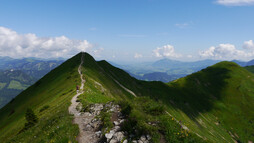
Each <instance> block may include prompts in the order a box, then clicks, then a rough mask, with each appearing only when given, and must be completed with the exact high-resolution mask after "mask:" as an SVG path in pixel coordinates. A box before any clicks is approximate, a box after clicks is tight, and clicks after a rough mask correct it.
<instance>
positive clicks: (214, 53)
mask: <svg viewBox="0 0 254 143" xmlns="http://www.w3.org/2000/svg"><path fill="white" fill-rule="evenodd" d="M199 55H200V56H201V57H202V58H208V59H217V60H234V59H241V60H244V59H251V58H253V56H254V43H253V41H252V40H250V41H245V42H244V45H243V50H238V49H236V47H235V45H232V44H220V45H219V46H212V47H210V48H209V49H207V50H204V51H200V52H199Z"/></svg>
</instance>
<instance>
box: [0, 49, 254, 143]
mask: <svg viewBox="0 0 254 143" xmlns="http://www.w3.org/2000/svg"><path fill="white" fill-rule="evenodd" d="M80 59H81V54H78V55H76V56H74V57H73V58H71V59H69V60H68V61H66V62H64V63H63V64H62V65H60V66H59V67H57V68H56V69H54V70H53V71H51V72H50V73H48V74H47V75H46V76H44V77H43V78H42V79H41V80H39V81H38V82H37V83H35V84H34V85H33V86H31V87H29V88H28V89H26V90H25V91H24V92H22V93H21V94H20V95H18V96H17V97H16V98H15V99H14V100H13V101H11V102H10V103H9V104H7V105H6V106H5V107H4V108H2V109H1V110H0V140H2V141H5V142H68V141H71V142H76V140H75V138H76V136H77V135H78V127H77V126H76V125H73V124H72V118H73V117H72V116H70V115H69V114H68V107H69V105H70V100H71V98H72V97H73V96H74V95H75V86H76V85H77V84H80V78H79V75H78V72H77V69H78V66H79V64H80ZM82 74H83V75H84V78H85V80H86V82H85V86H84V94H82V95H80V96H79V101H80V102H81V103H82V104H83V109H84V110H85V109H86V108H87V107H88V106H89V105H90V104H94V103H107V102H108V101H113V102H115V103H117V104H119V105H120V106H121V107H122V112H123V114H124V115H126V116H128V120H127V122H126V123H125V124H124V126H123V130H124V131H125V132H128V133H133V134H135V136H140V135H142V134H150V135H151V137H152V141H153V142H234V140H235V141H239V142H247V141H253V140H254V137H253V134H252V133H253V132H254V125H253V117H254V110H253V108H254V107H253V104H254V92H253V85H254V75H253V74H252V73H250V72H248V71H247V70H246V69H244V68H242V67H240V66H238V65H237V64H234V63H231V62H221V63H218V64H215V65H213V66H211V67H208V68H206V69H204V70H201V71H200V72H197V73H194V74H192V75H189V76H187V77H184V78H181V79H178V80H176V81H173V82H170V83H168V84H165V83H162V82H147V81H140V80H136V79H135V78H133V77H131V76H130V75H129V74H128V73H126V72H125V71H123V70H121V69H119V68H116V67H114V66H112V65H110V64H109V63H108V62H106V61H99V62H96V61H95V60H94V59H93V57H91V56H90V55H89V54H87V53H85V54H84V63H83V65H82ZM27 108H32V109H33V110H34V112H35V114H36V115H37V116H38V118H39V122H38V123H37V124H36V125H35V126H34V127H32V128H30V129H28V130H27V131H24V132H20V131H21V130H22V128H23V127H24V124H25V118H24V117H25V111H26V109H27ZM108 127H109V126H108ZM103 128H104V127H103ZM19 132H20V133H19Z"/></svg>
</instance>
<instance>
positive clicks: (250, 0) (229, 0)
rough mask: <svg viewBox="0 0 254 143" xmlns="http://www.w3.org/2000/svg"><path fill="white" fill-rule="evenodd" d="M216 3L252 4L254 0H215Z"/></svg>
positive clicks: (227, 4)
mask: <svg viewBox="0 0 254 143" xmlns="http://www.w3.org/2000/svg"><path fill="white" fill-rule="evenodd" d="M216 3H218V4H221V5H226V6H246V5H254V0H217V1H216Z"/></svg>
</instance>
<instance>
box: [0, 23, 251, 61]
mask: <svg viewBox="0 0 254 143" xmlns="http://www.w3.org/2000/svg"><path fill="white" fill-rule="evenodd" d="M103 50H104V49H103V48H95V46H94V45H93V44H91V43H89V42H88V41H87V40H73V39H69V38H67V37H65V36H59V37H45V38H42V37H37V36H36V35H35V34H31V33H28V34H19V33H17V32H16V31H13V30H11V29H9V28H5V27H0V56H9V57H13V58H23V57H38V58H56V57H64V58H69V57H71V56H73V55H75V54H77V53H78V52H80V51H86V52H89V53H91V54H93V55H94V56H97V57H101V56H100V55H101V53H102V51H103ZM134 52H135V51H134ZM151 54H152V55H153V57H155V58H171V59H180V58H182V59H184V58H186V59H191V58H195V57H196V58H197V57H198V59H216V60H233V59H238V60H250V59H252V58H254V42H253V40H249V41H244V43H243V46H242V49H241V50H239V49H237V48H236V46H235V45H233V44H219V45H218V46H212V47H210V48H208V49H206V50H201V51H199V52H197V55H196V56H195V55H190V54H188V55H184V54H182V53H177V52H175V47H174V46H172V45H170V44H168V45H164V46H161V47H157V48H155V49H154V50H153V51H151ZM144 57H145V55H143V53H135V54H134V59H141V58H144Z"/></svg>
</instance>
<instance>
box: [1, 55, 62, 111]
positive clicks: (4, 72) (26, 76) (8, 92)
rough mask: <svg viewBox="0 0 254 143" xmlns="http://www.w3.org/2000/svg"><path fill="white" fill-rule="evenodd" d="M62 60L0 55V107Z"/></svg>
mask: <svg viewBox="0 0 254 143" xmlns="http://www.w3.org/2000/svg"><path fill="white" fill-rule="evenodd" d="M62 62H64V60H62V58H60V59H38V58H23V59H13V58H10V57H0V108H1V107H2V106H4V105H5V104H6V103H8V102H9V101H10V100H11V99H12V98H14V97H15V96H17V95H18V94H19V93H20V92H22V91H23V90H24V89H26V88H27V87H29V86H30V85H32V84H33V83H35V82H36V81H37V80H38V79H40V78H42V77H43V76H44V75H45V74H47V73H48V72H49V71H51V70H52V69H54V68H56V67H57V66H59V65H60V64H61V63H62Z"/></svg>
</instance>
